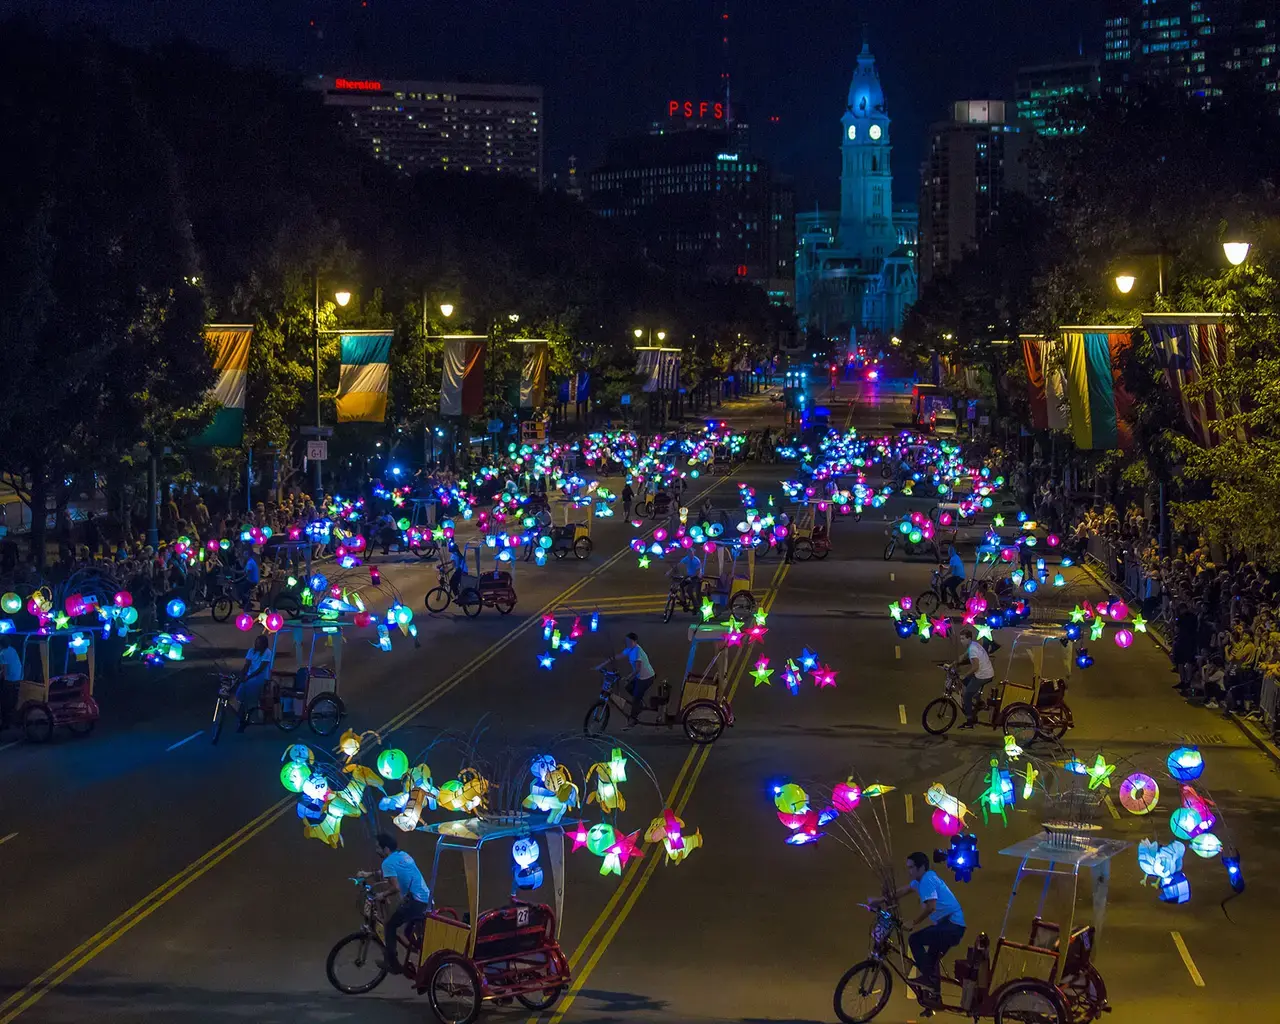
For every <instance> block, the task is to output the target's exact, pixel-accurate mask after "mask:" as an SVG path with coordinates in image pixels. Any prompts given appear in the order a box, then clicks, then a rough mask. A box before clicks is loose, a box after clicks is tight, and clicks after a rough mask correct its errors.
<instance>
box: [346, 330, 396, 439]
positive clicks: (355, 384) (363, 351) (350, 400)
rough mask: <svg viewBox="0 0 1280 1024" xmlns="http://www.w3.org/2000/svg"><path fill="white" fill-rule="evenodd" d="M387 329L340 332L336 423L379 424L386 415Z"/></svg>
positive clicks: (389, 342) (389, 339)
mask: <svg viewBox="0 0 1280 1024" xmlns="http://www.w3.org/2000/svg"><path fill="white" fill-rule="evenodd" d="M392 337H393V335H392V333H391V332H390V331H376V332H375V331H360V332H355V331H352V332H351V333H349V334H343V335H342V368H341V370H340V372H339V375H338V402H337V405H338V422H339V423H382V422H383V421H384V420H386V418H387V384H388V382H389V380H390V377H391V372H390V370H389V369H388V367H387V359H388V358H389V357H390V355H391V338H392Z"/></svg>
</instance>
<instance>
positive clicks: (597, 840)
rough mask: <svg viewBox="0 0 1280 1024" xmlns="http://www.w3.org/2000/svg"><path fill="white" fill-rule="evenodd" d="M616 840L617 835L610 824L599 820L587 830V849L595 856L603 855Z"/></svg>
mask: <svg viewBox="0 0 1280 1024" xmlns="http://www.w3.org/2000/svg"><path fill="white" fill-rule="evenodd" d="M616 841H617V837H616V833H615V832H614V831H613V826H612V825H606V824H604V823H603V822H601V823H599V824H596V825H592V826H591V828H589V829H588V830H587V849H588V850H590V851H591V852H592V853H594V854H595V855H596V856H597V857H603V856H604V855H605V853H606V851H608V849H609V847H611V846H612V845H613V844H614V843H615V842H616Z"/></svg>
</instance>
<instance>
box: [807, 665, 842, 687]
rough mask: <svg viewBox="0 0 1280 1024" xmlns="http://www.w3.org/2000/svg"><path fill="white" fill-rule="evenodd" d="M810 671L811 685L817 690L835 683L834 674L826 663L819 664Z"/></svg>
mask: <svg viewBox="0 0 1280 1024" xmlns="http://www.w3.org/2000/svg"><path fill="white" fill-rule="evenodd" d="M810 671H812V672H813V685H814V686H816V687H817V688H818V689H819V690H821V689H825V688H826V687H828V686H835V685H836V674H835V672H833V671H832V670H831V669H830V668H828V667H827V666H826V665H819V666H818V667H816V668H814V669H811V670H810Z"/></svg>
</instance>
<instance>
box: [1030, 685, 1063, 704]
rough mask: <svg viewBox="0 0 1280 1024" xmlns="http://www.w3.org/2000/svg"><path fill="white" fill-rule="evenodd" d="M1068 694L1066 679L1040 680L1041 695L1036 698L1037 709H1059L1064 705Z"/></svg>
mask: <svg viewBox="0 0 1280 1024" xmlns="http://www.w3.org/2000/svg"><path fill="white" fill-rule="evenodd" d="M1066 694H1067V681H1066V680H1065V679H1042V680H1040V693H1039V695H1038V696H1037V697H1036V707H1038V708H1052V707H1057V706H1058V705H1060V704H1061V703H1062V701H1063V698H1064V697H1065V696H1066Z"/></svg>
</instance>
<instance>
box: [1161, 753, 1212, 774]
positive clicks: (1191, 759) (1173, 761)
mask: <svg viewBox="0 0 1280 1024" xmlns="http://www.w3.org/2000/svg"><path fill="white" fill-rule="evenodd" d="M1165 767H1166V768H1168V769H1169V774H1170V775H1172V776H1173V777H1174V778H1175V779H1176V780H1177V781H1178V782H1194V781H1195V780H1196V779H1198V778H1200V774H1201V772H1203V771H1204V755H1203V754H1201V753H1200V748H1199V747H1179V748H1178V749H1177V750H1175V751H1173V752H1172V753H1171V754H1170V755H1169V757H1168V759H1167V760H1166V761H1165Z"/></svg>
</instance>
